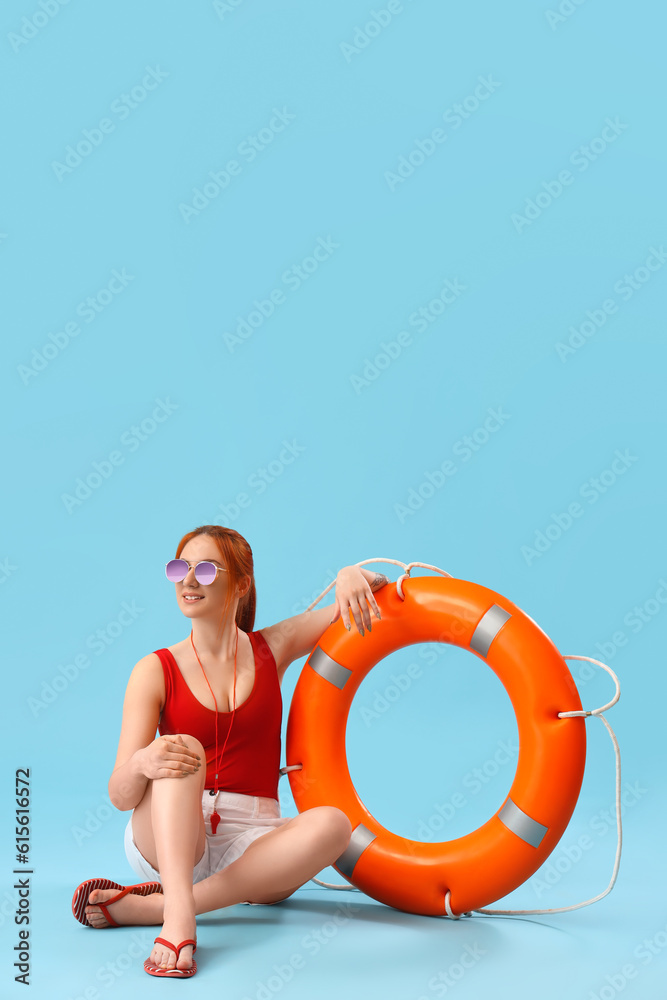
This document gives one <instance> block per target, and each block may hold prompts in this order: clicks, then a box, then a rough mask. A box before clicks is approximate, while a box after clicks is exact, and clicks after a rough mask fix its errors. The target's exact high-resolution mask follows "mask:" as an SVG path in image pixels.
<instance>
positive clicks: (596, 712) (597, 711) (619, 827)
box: [280, 556, 623, 920]
mask: <svg viewBox="0 0 667 1000" xmlns="http://www.w3.org/2000/svg"><path fill="white" fill-rule="evenodd" d="M369 562H387V563H393V565H395V566H402V567H403V570H404V572H403V573H402V574H401V576H399V578H398V580H397V581H396V591H397V593H398V596H399V597H400V598H401V600H405V595H404V594H403V589H402V586H401V584H402V581H403V580H405V579H406V578H407V577H409V576H410V570H411V569H412V567H413V566H421V567H422V568H423V569H432V570H434V572H436V573H440V574H441V575H442V576H446V577H449V578H450V579H453V577H452V574H451V573H447V572H446V571H445V570H444V569H440V568H439V567H438V566H432V565H431V564H430V563H423V562H411V563H407V564H406V563H403V562H401V561H400V560H399V559H385V558H384V557H382V556H378V557H377V558H376V559H362V561H361V562H358V563H355V565H356V566H363V565H364V564H365V563H369ZM335 582H336V581H335V580H332V581H331V583H330V584H329V586H328V587H327V588H326V590H323V591H322V593H321V594H320V595H319V597H317V598H316V599H315V600H314V601H313V603H312V604H309V605H308V607H307V608H306V611H310V609H311V608H314V607H315V605H316V604H319V602H320V601H321V600H322V598H323V597H324V595H325V594H327V593H328V592H329V591H330V590H331V588H332V587H333V586H334V584H335ZM563 659H564V660H588V662H589V663H596V664H597V665H598V667H602V668H603V670H606V671H607V673H608V674H609V675H610V676H611V678H612V680H613V681H614V684H615V686H616V690H615V693H614V697H613V698H612V699H611V701H609V702H607V704H606V705H603V706H602V707H601V708H594V709H591V710H590V711H585V710H583V709H582V710H581V711H575V712H559V713H558V718H559V719H573V718H577V717H580V718H588V717H589V716H596V717H597V718H598V719H600V721H601V722H603V723H604V725H605V728H606V730H607V732H608V733H609V736H610V738H611V742H612V744H613V747H614V756H615V760H616V831H617V836H618V839H617V845H616V857H615V859H614V868H613V871H612V875H611V880H610V882H609V885H608V886H607V888H606V889H605V890H604V892H601V893H600V894H599V895H597V896H594V897H593V898H592V899H587V900H586V901H585V902H583V903H574V904H573V905H572V906H557V907H552V908H551V909H548V910H495V909H493V910H489V909H486V908H484V909H479V910H468V911H466V912H464V913H454V911H453V910H452V907H451V894H450V892H449V890H448V891H447V892H446V893H445V910H446V916H447V917H448V918H450V919H452V920H460V918H461V917H462V916H465V917H469V916H471V914H472V913H484V914H488V915H490V916H503V917H504V916H526V915H529V914H539V913H542V914H544V913H566V912H568V911H569V910H579V909H580V908H581V907H582V906H590V905H591V903H597V902H598V900H600V899H603V898H604V897H605V896H606V895H608V894H609V893H610V892H611V890H612V889H613V888H614V885H615V883H616V879H617V877H618V870H619V867H620V864H621V849H622V846H623V824H622V820H621V750H620V747H619V745H618V740H617V739H616V734H615V732H614V730H613V729H612V728H611V726H610V725H609V723H608V722H607V720H606V719H605V717H604V712H606V711H607V710H608V709H609V708H612V707H613V706H614V705H615V704H616V702H617V701H618V699H619V698H620V697H621V685H620V684H619V681H618V677H617V676H616V674H615V673H614V671H613V670H612V669H611V667H608V666H607V664H606V663H602V662H601V661H600V660H594V659H593V658H592V657H591V656H575V655H574V654H569V653H568V654H563ZM302 767H303V765H302V764H290V765H288V766H286V767H281V769H280V775H281V776H282V775H283V774H286V773H287V772H288V771H294V770H299V769H301V768H302ZM310 881H311V882H317V884H318V885H322V886H324V887H325V888H326V889H348V890H353V891H355V892H362V891H363V890H361V889H358V888H357V887H356V886H353V885H350V884H348V883H345V884H344V885H334V884H333V883H331V882H322V881H320V879H318V878H312V879H310Z"/></svg>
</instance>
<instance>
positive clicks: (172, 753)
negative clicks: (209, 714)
mask: <svg viewBox="0 0 667 1000" xmlns="http://www.w3.org/2000/svg"><path fill="white" fill-rule="evenodd" d="M140 762H141V771H142V774H145V775H146V777H147V778H181V777H185V775H186V774H194V773H196V772H197V771H198V770H199V768H200V767H201V759H200V757H199V754H197V753H195V751H194V750H191V749H190V747H189V746H188V745H187V744H186V742H185V741H184V739H183V737H182V736H181V735H180V733H179V734H178V735H176V736H158V737H157V739H155V740H153V742H152V743H149V745H148V746H147V747H144V748H143V750H141V751H140Z"/></svg>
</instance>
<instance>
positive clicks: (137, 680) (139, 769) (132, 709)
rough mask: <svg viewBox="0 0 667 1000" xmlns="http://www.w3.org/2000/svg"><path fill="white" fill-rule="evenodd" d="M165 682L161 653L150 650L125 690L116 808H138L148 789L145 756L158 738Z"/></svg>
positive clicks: (112, 782) (113, 787)
mask: <svg viewBox="0 0 667 1000" xmlns="http://www.w3.org/2000/svg"><path fill="white" fill-rule="evenodd" d="M161 685H162V686H163V685H164V678H163V676H162V665H161V663H160V660H159V657H158V656H156V654H155V653H149V654H148V656H144V657H143V659H141V660H139V661H138V662H137V664H136V665H135V667H134V669H133V670H132V673H131V674H130V679H129V680H128V682H127V689H126V691H125V701H124V703H123V721H122V723H121V729H120V738H119V741H118V753H117V754H116V763H115V764H114V769H113V772H112V774H111V777H110V778H109V798H110V799H111V802H112V803H113V805H114V806H115V807H116V809H121V810H126V809H134V807H135V806H137V805H138V804H139V803H140V802H141V800H142V798H143V796H144V793H145V791H146V785H147V783H148V777H147V775H146V774H145V773H144V770H143V761H142V758H143V754H144V751H145V749H146V747H148V746H149V745H150V744H151V743H152V742H153V740H154V738H155V732H156V730H157V725H158V722H159V719H160V710H161V694H160V687H161Z"/></svg>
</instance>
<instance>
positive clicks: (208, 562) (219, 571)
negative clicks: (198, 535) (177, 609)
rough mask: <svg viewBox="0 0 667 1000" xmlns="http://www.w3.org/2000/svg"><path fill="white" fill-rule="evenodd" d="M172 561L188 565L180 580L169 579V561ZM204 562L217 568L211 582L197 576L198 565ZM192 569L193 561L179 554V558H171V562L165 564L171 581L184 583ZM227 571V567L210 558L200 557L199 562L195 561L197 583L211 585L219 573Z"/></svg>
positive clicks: (165, 572)
mask: <svg viewBox="0 0 667 1000" xmlns="http://www.w3.org/2000/svg"><path fill="white" fill-rule="evenodd" d="M172 562H184V563H185V564H186V566H187V567H188V568H187V570H186V571H185V573H184V574H183V576H182V578H181V579H180V580H169V577H168V576H167V566H168V565H169V563H172ZM202 563H205V564H206V566H213V567H214V569H215V576H214V577H213V579H212V580H211V581H210V583H202V581H201V580H200V579H199V577H198V576H197V567H198V566H201V565H202ZM191 569H192V563H189V562H188V561H187V559H181V557H180V556H179V557H178V559H170V560H169V562H166V563H165V564H164V575H165V576H166V577H167V579H168V580H169V583H183V580H185V578H186V576H187V575H188V573H189V572H190V570H191ZM226 572H227V569H226V567H225V566H216V565H215V563H214V562H211V560H210V559H200V560H199V562H198V563H195V580H196V581H197V583H201V585H202V587H209V586H210V585H211V583H215V581H216V580H217V579H218V573H226Z"/></svg>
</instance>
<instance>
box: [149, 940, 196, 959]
mask: <svg viewBox="0 0 667 1000" xmlns="http://www.w3.org/2000/svg"><path fill="white" fill-rule="evenodd" d="M158 942H159V943H160V944H166V946H167V948H171V950H172V951H173V952H175V953H176V961H178V959H179V957H180V954H181V949H182V948H185V946H186V945H188V944H192V945H194V948H193V949H192V954H193V955H194V953H195V952H196V950H197V942H196V941H195V939H194V938H188V939H187V940H186V941H181V943H180V944H179V945H178V947H176V946H175V945H173V944H172V943H171V941H167V939H166V938H163V937H156V938H155V941H154V942H153V943H154V944H157V943H158Z"/></svg>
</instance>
